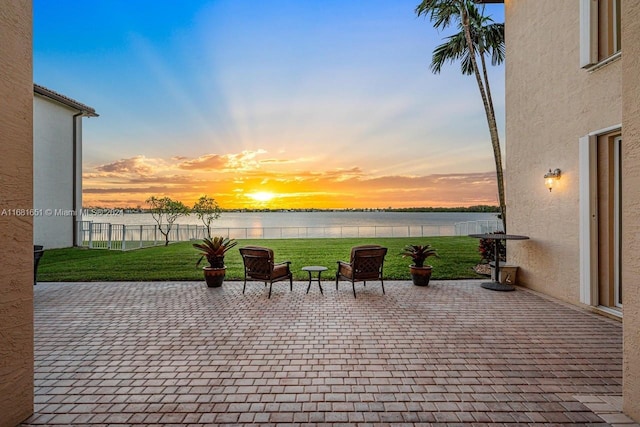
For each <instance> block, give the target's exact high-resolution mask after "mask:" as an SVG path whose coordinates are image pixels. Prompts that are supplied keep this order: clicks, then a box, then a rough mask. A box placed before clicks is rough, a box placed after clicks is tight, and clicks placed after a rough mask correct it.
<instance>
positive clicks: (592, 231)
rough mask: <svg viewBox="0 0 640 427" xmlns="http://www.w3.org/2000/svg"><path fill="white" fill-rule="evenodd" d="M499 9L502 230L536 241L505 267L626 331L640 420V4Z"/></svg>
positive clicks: (592, 0) (578, 2) (597, 0)
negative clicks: (554, 175) (556, 174)
mask: <svg viewBox="0 0 640 427" xmlns="http://www.w3.org/2000/svg"><path fill="white" fill-rule="evenodd" d="M479 2H482V1H479ZM486 2H491V3H496V2H502V1H496V0H493V1H486ZM503 2H504V7H505V39H506V169H505V170H506V173H505V180H506V198H507V210H508V215H507V218H508V223H507V229H508V231H509V232H510V233H515V234H524V235H528V236H529V237H530V238H531V239H530V240H528V241H526V242H518V243H514V244H510V245H509V249H508V253H509V261H510V262H513V263H515V264H518V265H519V266H520V270H519V272H518V281H519V283H520V284H522V285H524V286H526V287H528V288H531V289H533V290H536V291H539V292H542V293H544V294H547V295H550V296H553V297H555V298H558V299H561V300H563V301H566V302H568V303H571V304H575V305H577V306H582V307H585V308H587V309H590V310H593V311H597V312H600V313H601V314H603V315H607V316H612V317H615V318H618V319H620V320H621V321H622V322H623V330H624V360H623V384H624V385H623V399H624V411H625V412H626V413H627V414H628V415H630V416H631V417H633V418H635V419H636V420H640V285H639V284H638V283H639V281H640V252H639V251H638V249H640V214H638V212H639V211H640V210H639V209H638V208H639V207H640V192H639V191H640V144H639V142H640V141H639V138H640V108H639V102H638V100H640V73H639V72H638V70H639V69H640V2H637V1H621V0H562V1H558V0H504V1H503ZM556 169H558V170H559V171H560V172H561V173H560V178H559V179H557V180H556V182H555V184H554V187H553V188H552V190H551V191H550V190H549V189H548V188H547V187H546V186H545V182H544V176H545V174H546V173H548V172H549V170H552V171H555V170H556Z"/></svg>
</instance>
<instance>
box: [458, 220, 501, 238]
mask: <svg viewBox="0 0 640 427" xmlns="http://www.w3.org/2000/svg"><path fill="white" fill-rule="evenodd" d="M503 230H504V227H503V226H502V220H499V219H484V220H478V221H466V222H456V224H455V235H456V236H467V235H469V234H484V233H493V232H495V231H503Z"/></svg>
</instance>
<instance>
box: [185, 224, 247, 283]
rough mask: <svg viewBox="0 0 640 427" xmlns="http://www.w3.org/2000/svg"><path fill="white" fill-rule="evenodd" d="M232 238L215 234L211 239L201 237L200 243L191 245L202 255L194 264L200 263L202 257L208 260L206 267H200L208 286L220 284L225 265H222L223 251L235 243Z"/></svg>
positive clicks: (225, 269)
mask: <svg viewBox="0 0 640 427" xmlns="http://www.w3.org/2000/svg"><path fill="white" fill-rule="evenodd" d="M237 244H238V242H236V241H235V240H233V239H230V238H228V237H222V236H216V237H214V238H212V239H207V238H205V239H203V240H202V243H194V244H193V247H194V248H196V249H198V250H199V251H200V252H202V256H201V257H200V259H198V261H197V262H196V266H198V265H200V263H201V262H202V260H203V259H204V258H206V259H207V261H208V262H209V266H208V267H202V271H203V272H204V280H205V281H206V282H207V286H208V287H210V288H217V287H219V286H222V282H223V281H224V276H225V274H226V272H227V267H226V266H225V265H224V255H225V253H226V252H227V251H228V250H229V249H231V248H233V247H234V246H235V245H237Z"/></svg>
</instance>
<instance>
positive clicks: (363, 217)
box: [82, 211, 497, 228]
mask: <svg viewBox="0 0 640 427" xmlns="http://www.w3.org/2000/svg"><path fill="white" fill-rule="evenodd" d="M82 219H83V220H84V221H93V222H102V223H111V224H125V225H154V224H155V221H154V220H153V218H152V217H151V214H148V213H141V214H121V215H83V217H82ZM495 219H497V217H496V214H495V213H471V212H348V211H340V212H223V213H222V215H221V216H220V218H219V219H217V220H216V221H214V222H213V224H212V226H213V227H215V228H286V227H330V228H335V227H389V226H411V227H415V226H440V227H443V226H446V227H451V226H453V225H454V224H455V223H459V222H467V221H482V220H495ZM176 224H192V225H202V223H201V222H200V220H199V219H198V218H197V217H196V216H195V215H191V216H188V217H181V218H179V219H178V220H177V221H176Z"/></svg>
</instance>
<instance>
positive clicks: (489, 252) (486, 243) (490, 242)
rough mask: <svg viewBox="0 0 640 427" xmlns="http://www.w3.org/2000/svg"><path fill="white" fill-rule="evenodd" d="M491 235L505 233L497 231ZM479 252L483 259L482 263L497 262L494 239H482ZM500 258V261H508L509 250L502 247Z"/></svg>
mask: <svg viewBox="0 0 640 427" xmlns="http://www.w3.org/2000/svg"><path fill="white" fill-rule="evenodd" d="M491 234H503V232H502V231H496V232H494V233H491ZM478 252H480V256H481V257H482V259H481V260H480V262H483V263H490V262H494V261H495V260H496V241H495V240H494V239H480V243H479V245H478ZM498 256H499V257H500V261H506V260H507V248H506V247H505V246H504V245H500V253H499V254H498Z"/></svg>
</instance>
